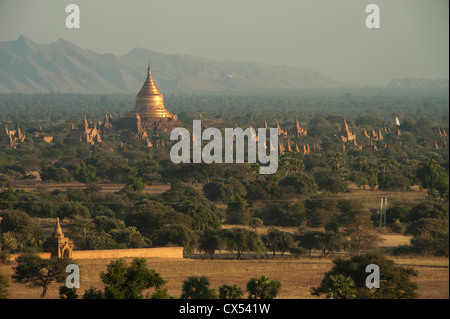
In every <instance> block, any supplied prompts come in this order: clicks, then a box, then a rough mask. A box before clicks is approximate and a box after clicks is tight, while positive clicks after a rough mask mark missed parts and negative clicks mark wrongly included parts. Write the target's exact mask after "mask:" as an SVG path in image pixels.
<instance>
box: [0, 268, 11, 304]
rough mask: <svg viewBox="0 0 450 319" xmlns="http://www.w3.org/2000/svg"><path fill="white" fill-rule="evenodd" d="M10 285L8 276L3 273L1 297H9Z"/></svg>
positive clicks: (0, 284)
mask: <svg viewBox="0 0 450 319" xmlns="http://www.w3.org/2000/svg"><path fill="white" fill-rule="evenodd" d="M8 287H9V281H8V277H6V276H5V275H3V274H0V299H7V298H8V295H9V294H8Z"/></svg>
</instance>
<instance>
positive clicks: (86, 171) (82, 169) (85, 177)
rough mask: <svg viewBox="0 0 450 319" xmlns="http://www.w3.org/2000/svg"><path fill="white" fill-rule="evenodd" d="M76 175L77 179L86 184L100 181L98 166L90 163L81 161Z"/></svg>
mask: <svg viewBox="0 0 450 319" xmlns="http://www.w3.org/2000/svg"><path fill="white" fill-rule="evenodd" d="M74 177H75V179H76V180H77V181H79V182H82V183H85V184H89V183H96V182H98V177H97V171H96V168H95V166H92V165H90V164H88V165H86V164H85V163H81V164H80V165H79V166H77V168H76V170H75V173H74Z"/></svg>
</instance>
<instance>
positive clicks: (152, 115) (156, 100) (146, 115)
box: [126, 64, 177, 122]
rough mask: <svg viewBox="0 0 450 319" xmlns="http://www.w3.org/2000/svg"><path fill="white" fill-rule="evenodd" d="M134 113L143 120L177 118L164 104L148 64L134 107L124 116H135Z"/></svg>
mask: <svg viewBox="0 0 450 319" xmlns="http://www.w3.org/2000/svg"><path fill="white" fill-rule="evenodd" d="M136 113H137V114H139V116H140V118H141V119H142V120H143V121H152V122H154V121H158V120H159V119H161V118H168V119H172V120H174V121H176V120H177V116H176V115H174V114H172V113H170V112H169V111H168V110H167V109H166V108H165V106H164V98H163V95H162V94H161V92H160V91H159V89H158V88H157V86H156V84H155V82H154V81H153V76H152V70H151V68H150V64H149V65H148V69H147V79H146V80H145V82H144V85H142V88H141V90H140V91H139V93H138V95H137V96H136V107H135V108H134V110H133V111H131V112H130V113H128V114H127V116H126V117H131V118H136Z"/></svg>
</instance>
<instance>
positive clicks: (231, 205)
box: [226, 195, 251, 225]
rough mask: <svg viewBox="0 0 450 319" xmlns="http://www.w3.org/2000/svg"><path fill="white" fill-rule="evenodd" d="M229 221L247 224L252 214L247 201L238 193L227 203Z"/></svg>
mask: <svg viewBox="0 0 450 319" xmlns="http://www.w3.org/2000/svg"><path fill="white" fill-rule="evenodd" d="M226 213H227V223H228V224H237V225H247V224H248V223H249V222H250V218H251V215H250V213H249V211H248V210H247V201H246V200H245V199H243V198H241V197H240V196H239V195H236V197H234V198H233V199H232V200H230V201H229V202H228V203H227V210H226Z"/></svg>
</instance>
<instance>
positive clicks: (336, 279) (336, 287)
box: [322, 274, 356, 299]
mask: <svg viewBox="0 0 450 319" xmlns="http://www.w3.org/2000/svg"><path fill="white" fill-rule="evenodd" d="M322 285H323V293H325V294H326V296H327V298H330V299H353V298H355V297H356V294H355V283H354V282H353V279H352V278H351V277H345V276H344V275H342V274H337V275H330V276H328V277H326V278H325V279H324V281H323V282H322Z"/></svg>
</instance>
